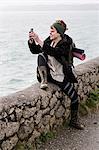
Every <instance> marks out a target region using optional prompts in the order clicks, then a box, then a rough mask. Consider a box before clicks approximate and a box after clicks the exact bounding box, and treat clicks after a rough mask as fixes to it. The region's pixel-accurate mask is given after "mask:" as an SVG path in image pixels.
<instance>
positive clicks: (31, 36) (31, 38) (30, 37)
mask: <svg viewBox="0 0 99 150" xmlns="http://www.w3.org/2000/svg"><path fill="white" fill-rule="evenodd" d="M33 37H34V32H29V43H30V44H32V43H33V41H34V39H33Z"/></svg>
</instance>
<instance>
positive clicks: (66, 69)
mask: <svg viewBox="0 0 99 150" xmlns="http://www.w3.org/2000/svg"><path fill="white" fill-rule="evenodd" d="M66 30H67V25H66V24H65V23H64V21H62V20H58V21H56V22H55V23H53V24H52V25H51V28H50V36H49V37H48V38H47V39H46V40H45V41H44V42H43V41H42V40H41V39H40V38H39V36H38V35H37V34H36V33H34V32H30V33H29V40H28V45H29V48H30V51H31V52H32V53H33V54H39V55H38V67H37V72H38V73H37V78H38V80H39V82H41V86H40V88H41V89H45V88H47V87H48V85H47V82H52V83H54V84H56V85H58V86H59V87H60V88H61V89H62V91H63V92H64V93H66V95H68V96H69V98H70V99H71V120H70V123H69V126H71V127H74V128H76V129H81V130H82V129H84V126H83V125H82V124H80V123H79V121H78V94H77V92H76V91H75V89H74V84H73V83H77V80H76V78H75V76H74V74H73V72H72V53H71V50H72V46H73V45H74V44H73V41H72V39H71V38H70V37H69V36H68V35H66V34H64V33H65V31H66Z"/></svg>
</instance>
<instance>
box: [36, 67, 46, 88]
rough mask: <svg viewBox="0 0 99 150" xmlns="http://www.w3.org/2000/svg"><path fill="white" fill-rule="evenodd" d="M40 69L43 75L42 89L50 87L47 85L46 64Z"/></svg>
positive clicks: (41, 75)
mask: <svg viewBox="0 0 99 150" xmlns="http://www.w3.org/2000/svg"><path fill="white" fill-rule="evenodd" d="M38 71H39V74H40V77H41V85H40V88H41V89H46V88H47V87H48V85H47V69H46V67H45V66H39V67H38Z"/></svg>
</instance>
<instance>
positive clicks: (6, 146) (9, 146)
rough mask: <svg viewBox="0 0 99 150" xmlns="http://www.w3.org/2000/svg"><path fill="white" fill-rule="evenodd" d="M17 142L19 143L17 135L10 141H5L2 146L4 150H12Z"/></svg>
mask: <svg viewBox="0 0 99 150" xmlns="http://www.w3.org/2000/svg"><path fill="white" fill-rule="evenodd" d="M17 142H18V137H17V135H15V136H13V137H11V138H9V140H6V141H3V143H2V145H1V147H2V150H12V149H13V147H14V146H15V145H16V144H17Z"/></svg>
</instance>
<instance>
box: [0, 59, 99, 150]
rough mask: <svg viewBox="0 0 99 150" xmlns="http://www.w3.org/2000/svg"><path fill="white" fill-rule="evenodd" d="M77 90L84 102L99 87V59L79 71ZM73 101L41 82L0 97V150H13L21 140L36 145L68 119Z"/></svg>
mask: <svg viewBox="0 0 99 150" xmlns="http://www.w3.org/2000/svg"><path fill="white" fill-rule="evenodd" d="M75 69H76V73H77V75H78V84H77V85H76V89H77V90H78V94H79V97H80V100H81V101H85V100H86V99H87V97H88V94H89V92H91V91H92V90H93V89H96V88H97V87H99V57H98V58H96V59H93V60H90V61H88V62H86V63H84V64H80V65H78V66H77V67H76V68H75ZM69 112H70V100H69V98H67V96H66V95H65V94H64V93H62V91H61V90H60V89H59V88H58V87H57V86H55V85H52V84H49V88H48V89H47V91H44V90H41V89H40V88H39V83H37V84H35V85H33V86H31V87H29V88H27V89H25V90H23V91H20V92H17V93H15V94H11V95H9V96H5V97H1V98H0V150H12V149H13V148H14V147H15V146H16V144H17V143H18V142H20V141H23V142H24V141H25V142H27V143H33V141H34V140H35V139H36V138H37V137H39V136H40V135H41V133H43V132H48V131H50V130H51V129H53V128H56V127H57V126H58V125H61V124H62V123H63V121H64V120H65V119H66V118H67V117H68V115H69Z"/></svg>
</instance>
